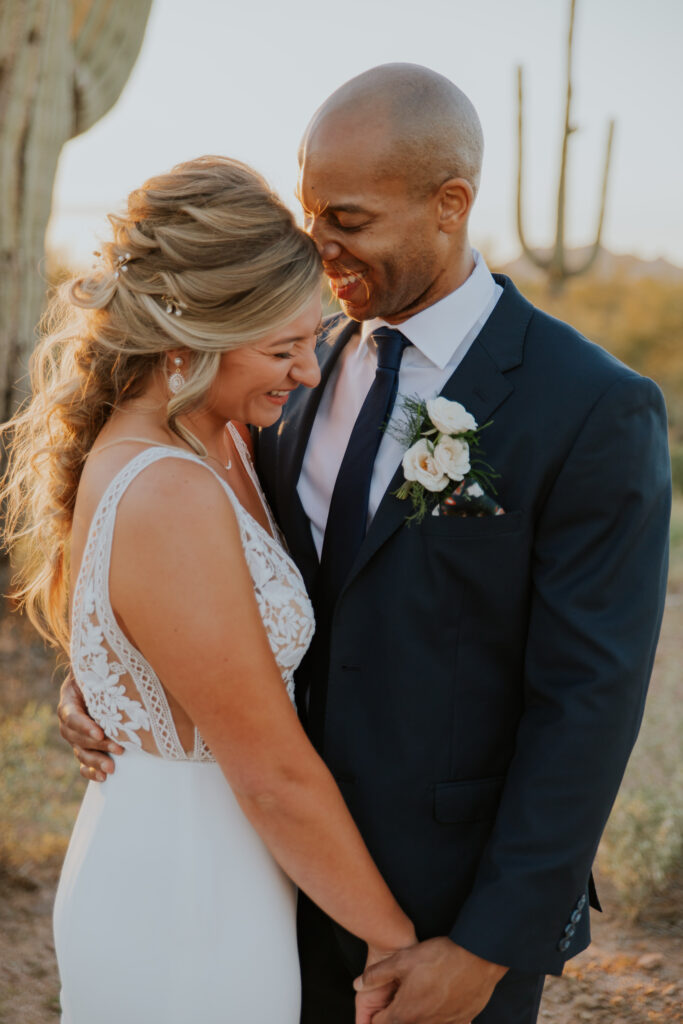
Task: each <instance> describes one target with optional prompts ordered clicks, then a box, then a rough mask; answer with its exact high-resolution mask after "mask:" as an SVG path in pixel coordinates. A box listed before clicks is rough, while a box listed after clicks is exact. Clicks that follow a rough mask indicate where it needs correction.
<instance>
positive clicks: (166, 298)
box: [161, 295, 187, 316]
mask: <svg viewBox="0 0 683 1024" xmlns="http://www.w3.org/2000/svg"><path fill="white" fill-rule="evenodd" d="M161 301H162V302H163V303H165V305H166V312H167V313H171V314H172V315H174V316H182V315H183V310H184V309H187V303H186V302H181V301H180V299H176V298H174V297H173V295H162V296H161Z"/></svg>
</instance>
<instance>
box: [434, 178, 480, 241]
mask: <svg viewBox="0 0 683 1024" xmlns="http://www.w3.org/2000/svg"><path fill="white" fill-rule="evenodd" d="M436 201H437V207H436V208H437V212H438V217H439V225H438V226H439V231H442V232H443V233H444V234H445V235H451V234H453V233H454V232H456V231H462V230H463V229H464V228H466V226H467V218H468V217H469V214H470V210H471V208H472V203H473V202H474V189H473V188H472V186H471V185H470V183H469V181H467V180H466V179H465V178H449V179H448V181H444V183H443V185H441V187H440V188H439V191H438V192H437V194H436Z"/></svg>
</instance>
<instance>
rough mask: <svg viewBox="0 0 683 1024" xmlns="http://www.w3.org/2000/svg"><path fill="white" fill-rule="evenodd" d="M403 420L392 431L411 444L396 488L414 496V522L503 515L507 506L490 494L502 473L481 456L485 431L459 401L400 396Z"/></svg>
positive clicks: (398, 493)
mask: <svg viewBox="0 0 683 1024" xmlns="http://www.w3.org/2000/svg"><path fill="white" fill-rule="evenodd" d="M401 405H402V410H403V413H404V422H403V424H401V425H400V426H399V427H398V428H395V429H393V430H392V433H393V435H394V437H396V438H397V440H399V441H400V442H401V443H402V444H405V445H406V446H407V451H406V453H405V455H404V456H403V475H404V477H405V480H404V482H403V483H402V484H401V486H400V487H399V488H398V490H396V491H394V492H393V493H394V495H395V496H396V497H397V498H400V499H401V500H402V501H405V500H407V499H409V500H410V502H411V504H412V507H413V511H412V515H410V516H408V517H407V520H408V522H409V523H413V522H415V523H420V522H422V520H423V519H424V517H425V516H426V515H427V513H428V512H431V514H432V515H475V516H477V515H478V516H482V515H500V514H501V513H502V512H503V509H502V508H501V507H500V506H499V505H497V504H496V502H495V501H494V500H493V498H492V497H491V493H490V492H492V493H493V494H495V493H496V489H495V487H494V486H493V479H494V478H495V477H497V476H498V473H495V472H494V471H493V469H492V467H491V466H489V464H488V463H487V462H485V461H484V460H483V458H482V457H481V455H482V450H481V440H480V436H481V433H482V431H484V430H486V428H487V427H489V426H490V425H491V423H492V422H493V421H492V420H489V422H488V423H485V424H484V425H483V426H481V427H480V426H479V425H478V424H477V421H476V420H475V418H474V416H472V414H471V413H469V412H468V411H467V409H465V407H464V406H463V405H461V404H460V402H451V401H449V400H448V399H447V398H431V399H429V400H428V401H426V402H425V401H423V400H422V399H420V398H417V397H415V398H405V397H402V398H401Z"/></svg>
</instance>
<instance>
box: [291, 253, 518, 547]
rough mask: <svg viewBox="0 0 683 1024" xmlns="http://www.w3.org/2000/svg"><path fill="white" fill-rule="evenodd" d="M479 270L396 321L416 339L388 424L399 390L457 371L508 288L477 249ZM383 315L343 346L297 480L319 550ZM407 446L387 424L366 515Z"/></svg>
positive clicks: (396, 416) (431, 390)
mask: <svg viewBox="0 0 683 1024" xmlns="http://www.w3.org/2000/svg"><path fill="white" fill-rule="evenodd" d="M473 253H474V270H473V271H472V273H471V274H470V276H469V277H468V278H467V280H466V281H465V282H464V283H463V284H462V285H460V287H459V288H456V290H455V291H454V292H451V293H450V294H449V295H446V296H445V298H443V299H441V300H440V301H439V302H435V303H434V305H433V306H428V307H427V309H423V310H422V312H421V313H417V314H416V315H415V316H412V317H410V318H409V319H408V320H406V321H405V322H404V323H402V324H397V325H396V328H397V329H398V330H400V331H401V333H402V334H404V335H405V336H406V337H407V338H409V339H410V341H411V342H412V343H413V344H412V346H411V347H409V348H407V349H406V350H405V351H404V353H403V359H402V360H401V369H400V371H399V377H398V397H397V400H396V404H395V405H394V410H393V412H392V415H391V418H390V421H389V426H390V427H391V426H392V425H394V426H395V425H396V423H397V422H398V421H400V418H401V408H400V404H401V403H400V396H401V395H410V396H412V395H419V396H420V398H424V399H427V398H433V397H435V396H436V395H438V394H439V393H440V391H441V390H442V388H443V387H444V385H445V384H446V382H447V381H448V379H449V378H450V376H451V375H452V374H453V373H454V371H455V370H456V368H457V367H458V365H459V364H460V362H461V361H462V359H463V358H464V356H465V355H466V353H467V351H468V349H469V348H470V345H471V344H472V342H473V341H474V339H475V338H476V337H477V335H478V334H479V332H480V331H481V329H482V327H483V326H484V324H485V323H486V321H487V320H488V318H489V316H490V315H491V312H492V310H493V308H494V306H495V305H496V303H497V301H498V299H499V297H500V295H501V294H502V291H503V289H502V288H501V287H500V285H498V284H496V282H495V281H494V279H493V277H492V276H491V274H490V272H489V269H488V267H487V266H486V263H485V262H484V260H483V258H482V257H481V255H480V254H479V253H478V252H477V251H476V250H473ZM382 326H387V327H391V324H386V323H385V321H384V320H379V319H375V320H366V321H364V322H363V323H362V324H361V329H360V331H359V332H358V333H356V334H355V335H354V336H353V337H352V338H351V339H350V341H349V342H348V344H347V345H346V346H345V347H344V351H343V352H342V353H341V355H340V356H339V359H338V360H337V364H336V366H335V367H334V369H333V370H332V373H331V374H330V377H329V379H328V381H327V384H326V386H325V391H324V393H323V396H322V398H321V400H320V405H319V406H318V412H317V414H316V417H315V421H314V423H313V429H312V430H311V436H310V437H309V440H308V446H307V448H306V454H305V455H304V461H303V465H302V467H301V475H300V477H299V482H298V485H297V490H298V493H299V498H300V499H301V503H302V505H303V507H304V511H305V512H306V515H307V516H308V518H309V519H310V521H311V530H312V532H313V540H314V542H315V546H316V548H317V551H318V557H320V553H321V551H322V546H323V538H324V535H325V526H326V524H327V516H328V513H329V508H330V500H331V498H332V491H333V490H334V484H335V481H336V479H337V473H338V472H339V467H340V465H341V461H342V458H343V457H344V452H345V451H346V446H347V445H348V443H349V438H350V436H351V431H352V430H353V425H354V423H355V422H356V418H357V416H358V413H359V412H360V410H361V407H362V405H363V402H364V401H365V397H366V395H367V393H368V391H369V390H370V386H371V385H372V382H373V380H374V379H375V371H376V370H377V346H376V345H375V343H374V340H373V339H372V338H371V337H370V335H371V333H372V331H374V330H375V329H376V328H377V327H382ZM404 451H405V448H404V446H403V445H402V444H401V443H400V442H399V441H397V440H396V438H395V437H393V436H392V435H391V432H390V430H387V431H385V433H384V435H383V437H382V440H381V442H380V446H379V451H378V453H377V458H376V459H375V465H374V468H373V471H372V481H371V484H370V501H369V504H368V522H370V520H371V519H372V517H373V516H374V514H375V512H376V511H377V507H378V505H379V503H380V501H381V500H382V498H383V496H384V493H385V491H386V489H387V487H388V486H389V484H390V482H391V479H392V477H393V475H394V473H395V472H396V470H397V468H398V466H399V465H400V463H401V460H402V458H403V453H404Z"/></svg>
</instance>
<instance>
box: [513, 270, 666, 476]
mask: <svg viewBox="0 0 683 1024" xmlns="http://www.w3.org/2000/svg"><path fill="white" fill-rule="evenodd" d="M517 283H518V285H519V287H520V288H521V290H522V292H523V293H524V294H525V295H526V296H527V298H529V299H530V300H531V301H532V302H534V303H535V304H536V305H537V306H539V307H540V308H541V309H544V310H546V312H548V313H550V314H551V315H552V316H556V317H559V319H560V320H565V321H566V322H567V323H570V324H572V326H574V327H576V328H577V330H579V331H581V333H582V334H585V335H586V337H587V338H590V339H591V341H596V342H598V344H600V345H602V346H603V347H604V348H606V349H608V351H610V352H612V353H613V354H614V355H615V356H617V358H619V359H621V360H622V361H623V362H625V363H627V364H628V365H629V366H632V367H633V368H634V369H635V370H637V371H638V372H639V373H642V374H645V376H647V377H652V379H653V380H655V381H657V383H658V384H659V386H660V387H661V388H662V391H663V392H664V395H665V398H666V401H667V407H668V410H669V421H670V424H671V430H672V435H673V439H674V441H675V442H676V443H683V288H682V287H681V285H680V284H679V283H678V282H676V281H669V280H665V279H664V280H661V279H657V278H641V279H638V280H631V279H630V278H628V277H625V276H623V277H622V276H615V277H612V278H608V279H605V278H601V277H595V276H591V275H587V276H586V277H577V278H575V279H574V280H570V281H569V282H568V284H567V287H566V289H565V290H564V292H562V293H561V294H560V295H555V296H553V295H549V294H548V291H547V288H546V287H545V286H544V285H542V284H539V283H537V282H535V281H534V282H527V281H519V282H517ZM678 479H680V475H679V477H678Z"/></svg>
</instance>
